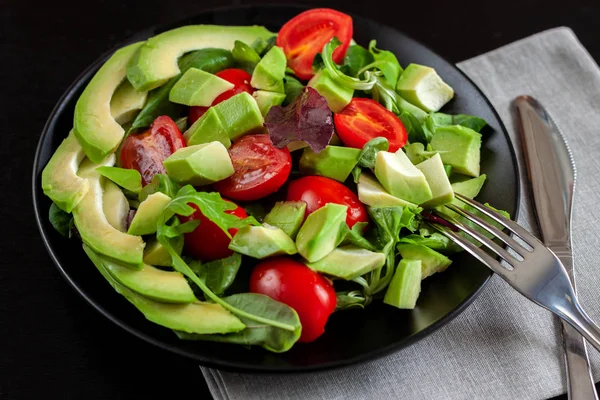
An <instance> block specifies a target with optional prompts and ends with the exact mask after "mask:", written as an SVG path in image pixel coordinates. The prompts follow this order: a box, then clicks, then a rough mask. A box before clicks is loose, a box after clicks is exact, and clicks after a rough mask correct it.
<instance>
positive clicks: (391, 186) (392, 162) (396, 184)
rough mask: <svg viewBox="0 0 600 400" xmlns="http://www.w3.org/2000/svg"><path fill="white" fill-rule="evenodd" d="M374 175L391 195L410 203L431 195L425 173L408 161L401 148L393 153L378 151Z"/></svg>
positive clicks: (419, 201) (426, 199)
mask: <svg viewBox="0 0 600 400" xmlns="http://www.w3.org/2000/svg"><path fill="white" fill-rule="evenodd" d="M375 176H377V179H378V180H379V182H380V183H381V185H382V186H383V187H384V188H385V189H386V190H387V191H388V192H389V193H390V194H391V195H392V196H396V197H398V198H401V199H403V200H406V201H409V202H411V203H416V204H421V203H424V202H426V201H428V200H430V199H431V198H432V197H433V195H432V193H431V188H430V187H429V184H428V183H427V179H426V178H425V175H423V172H421V171H420V170H419V169H418V168H417V167H415V166H414V165H413V164H412V163H411V162H410V160H409V159H408V157H407V156H406V154H404V151H402V149H400V150H398V151H397V152H395V153H390V152H387V151H380V152H378V153H377V155H376V156H375Z"/></svg>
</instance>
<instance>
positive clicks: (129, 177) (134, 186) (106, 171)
mask: <svg viewBox="0 0 600 400" xmlns="http://www.w3.org/2000/svg"><path fill="white" fill-rule="evenodd" d="M96 171H98V172H99V173H100V175H102V176H104V177H106V178H108V179H110V180H111V181H113V182H114V183H116V184H117V185H119V186H121V187H122V188H123V189H126V190H128V191H130V192H132V193H136V194H137V193H139V192H140V190H142V175H140V173H139V172H138V171H137V170H135V169H125V168H119V167H109V166H103V167H98V168H96Z"/></svg>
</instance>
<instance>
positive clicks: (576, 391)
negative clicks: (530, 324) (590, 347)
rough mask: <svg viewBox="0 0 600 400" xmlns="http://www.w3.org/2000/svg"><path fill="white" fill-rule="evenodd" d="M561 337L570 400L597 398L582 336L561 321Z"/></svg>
mask: <svg viewBox="0 0 600 400" xmlns="http://www.w3.org/2000/svg"><path fill="white" fill-rule="evenodd" d="M562 337H563V343H564V348H565V352H564V355H565V365H566V368H567V389H568V397H569V399H570V400H597V399H598V394H597V393H596V387H595V386H594V379H593V376H592V371H591V370H590V363H589V359H588V356H587V349H586V346H585V340H584V339H583V337H582V336H581V335H580V334H579V333H578V332H577V331H576V330H575V329H574V328H573V327H572V326H571V325H569V324H568V323H566V322H565V321H564V320H563V321H562Z"/></svg>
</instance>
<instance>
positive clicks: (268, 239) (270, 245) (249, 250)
mask: <svg viewBox="0 0 600 400" xmlns="http://www.w3.org/2000/svg"><path fill="white" fill-rule="evenodd" d="M229 249H230V250H233V251H236V252H238V253H241V254H245V255H247V256H250V257H253V258H258V259H261V260H262V259H263V258H267V257H272V256H279V255H283V254H288V255H292V254H296V253H297V250H296V245H295V244H294V241H293V240H292V239H291V238H290V237H289V236H288V235H286V233H285V232H284V231H282V230H281V229H279V228H276V227H274V226H271V225H269V224H263V226H251V225H249V226H245V227H243V228H240V229H239V230H238V231H237V233H236V234H235V236H234V237H233V239H231V243H230V244H229Z"/></svg>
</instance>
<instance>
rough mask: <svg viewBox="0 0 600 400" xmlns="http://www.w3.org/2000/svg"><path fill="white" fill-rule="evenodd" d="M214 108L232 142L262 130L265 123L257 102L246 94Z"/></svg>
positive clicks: (237, 95) (234, 97)
mask: <svg viewBox="0 0 600 400" xmlns="http://www.w3.org/2000/svg"><path fill="white" fill-rule="evenodd" d="M213 108H214V110H215V111H216V113H217V115H218V117H219V120H220V121H221V123H222V124H223V129H224V130H225V132H226V133H227V135H228V136H229V138H230V139H231V140H234V139H237V138H238V137H240V136H242V135H244V134H246V133H248V132H250V131H253V130H256V129H259V128H262V126H263V123H264V122H265V120H264V118H263V116H262V114H261V112H260V109H259V108H258V104H257V103H256V100H254V97H252V95H250V94H249V93H246V92H242V93H240V94H236V95H235V96H233V97H231V98H229V99H227V100H225V101H223V102H221V103H219V104H217V105H216V106H213Z"/></svg>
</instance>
